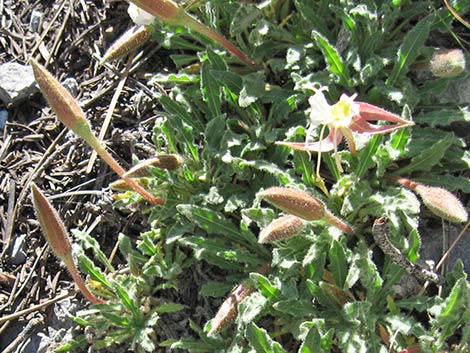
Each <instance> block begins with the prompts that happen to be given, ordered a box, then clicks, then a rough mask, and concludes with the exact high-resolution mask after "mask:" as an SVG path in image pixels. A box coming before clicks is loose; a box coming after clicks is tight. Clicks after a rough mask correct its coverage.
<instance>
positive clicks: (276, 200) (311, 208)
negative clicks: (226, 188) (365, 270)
mask: <svg viewBox="0 0 470 353" xmlns="http://www.w3.org/2000/svg"><path fill="white" fill-rule="evenodd" d="M257 196H258V197H260V198H261V199H263V200H266V201H267V202H269V203H270V204H272V205H273V206H275V207H277V208H279V209H280V210H282V211H284V212H287V213H290V214H292V215H294V216H297V217H300V218H302V219H305V220H306V221H318V220H324V221H326V222H327V223H329V224H331V225H333V226H335V227H337V228H339V229H341V230H342V231H343V232H346V233H350V234H352V233H354V229H353V228H352V227H351V226H349V225H348V224H347V223H346V222H344V221H343V220H341V219H340V218H339V217H337V216H335V215H334V214H333V213H332V212H331V211H330V210H328V208H327V207H326V205H325V204H324V203H323V201H321V200H319V199H317V198H316V197H313V196H312V195H310V194H308V193H306V192H305V191H302V190H297V189H292V188H284V187H277V186H275V187H271V188H268V189H266V190H263V191H261V192H259V193H258V194H257Z"/></svg>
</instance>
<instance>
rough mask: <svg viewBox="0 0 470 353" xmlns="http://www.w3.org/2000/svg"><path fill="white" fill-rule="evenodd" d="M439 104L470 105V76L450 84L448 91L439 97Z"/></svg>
mask: <svg viewBox="0 0 470 353" xmlns="http://www.w3.org/2000/svg"><path fill="white" fill-rule="evenodd" d="M438 100H439V103H454V104H455V103H457V104H468V103H470V76H469V75H467V76H465V77H464V78H462V79H460V80H455V81H451V82H449V86H448V87H447V90H446V91H444V92H443V93H442V94H441V95H440V96H439V97H438Z"/></svg>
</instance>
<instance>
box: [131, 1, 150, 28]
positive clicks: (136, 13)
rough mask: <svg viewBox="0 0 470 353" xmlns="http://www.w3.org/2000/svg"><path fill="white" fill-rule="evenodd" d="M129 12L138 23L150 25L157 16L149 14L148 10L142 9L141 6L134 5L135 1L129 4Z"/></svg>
mask: <svg viewBox="0 0 470 353" xmlns="http://www.w3.org/2000/svg"><path fill="white" fill-rule="evenodd" d="M127 13H128V14H129V16H130V17H131V19H132V21H133V22H134V23H135V24H137V25H148V24H150V23H152V22H153V20H154V19H155V16H153V15H152V14H149V13H148V12H147V11H144V10H142V9H141V8H140V7H138V6H137V5H134V4H133V3H130V4H129V8H128V9H127Z"/></svg>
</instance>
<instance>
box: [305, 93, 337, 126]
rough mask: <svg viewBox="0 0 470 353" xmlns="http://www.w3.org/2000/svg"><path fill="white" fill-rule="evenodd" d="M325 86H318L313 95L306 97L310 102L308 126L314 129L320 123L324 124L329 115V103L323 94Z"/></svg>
mask: <svg viewBox="0 0 470 353" xmlns="http://www.w3.org/2000/svg"><path fill="white" fill-rule="evenodd" d="M327 90H328V88H327V87H321V88H319V89H318V90H317V91H316V92H315V94H314V95H313V96H311V97H310V98H309V99H308V103H309V104H310V121H309V126H310V128H311V129H314V128H316V127H318V126H320V125H323V124H325V123H326V122H327V121H325V119H326V120H328V119H329V117H330V115H331V105H329V104H328V101H327V100H326V98H325V95H324V94H323V91H327Z"/></svg>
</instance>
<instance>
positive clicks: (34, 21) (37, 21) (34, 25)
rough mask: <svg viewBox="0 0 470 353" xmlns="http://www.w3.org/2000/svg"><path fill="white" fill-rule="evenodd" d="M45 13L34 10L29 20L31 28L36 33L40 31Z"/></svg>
mask: <svg viewBox="0 0 470 353" xmlns="http://www.w3.org/2000/svg"><path fill="white" fill-rule="evenodd" d="M43 17H44V14H43V13H42V12H41V11H38V10H33V11H32V12H31V18H30V20H29V30H30V31H31V32H34V33H38V32H40V29H41V25H42V20H43Z"/></svg>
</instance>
